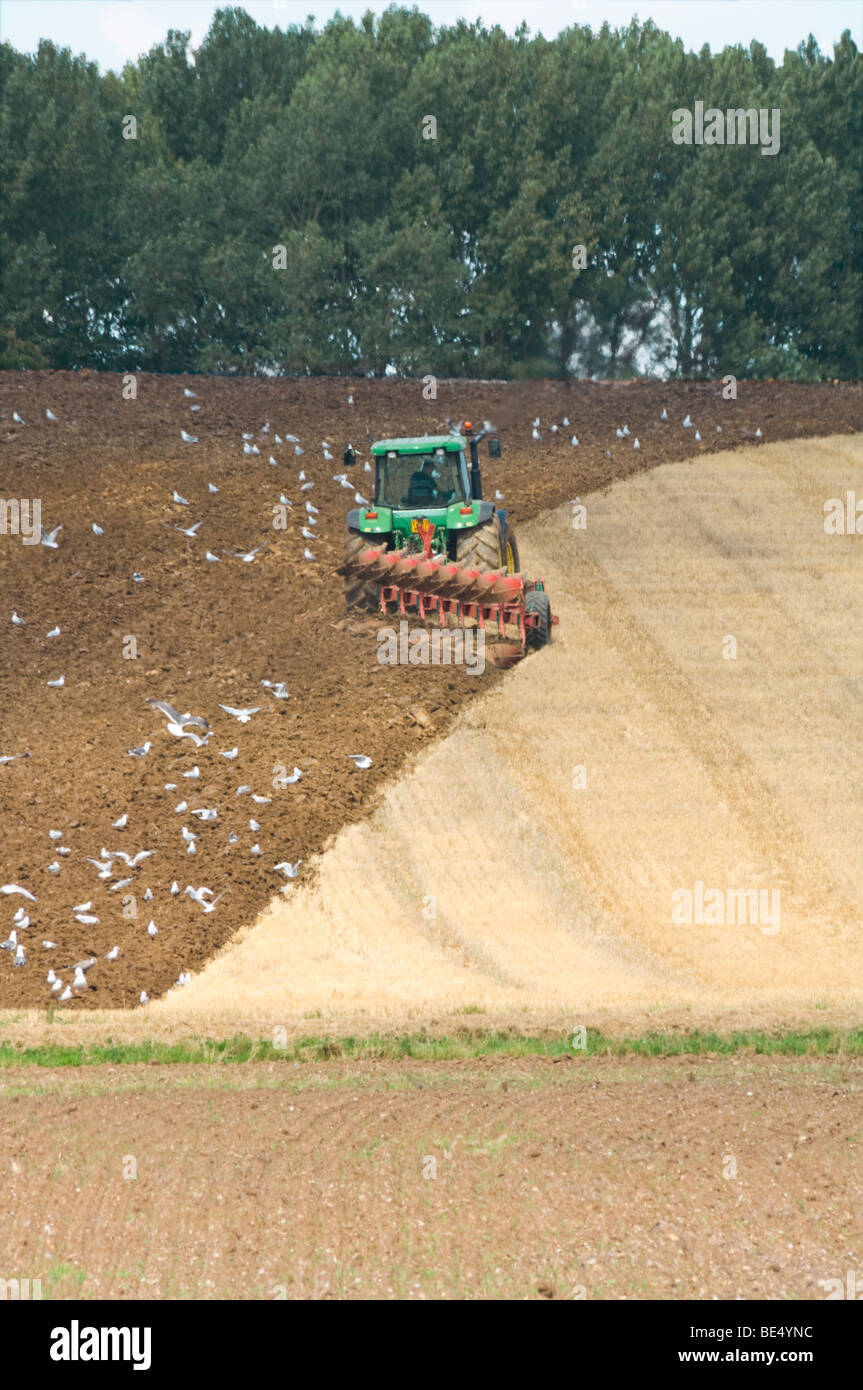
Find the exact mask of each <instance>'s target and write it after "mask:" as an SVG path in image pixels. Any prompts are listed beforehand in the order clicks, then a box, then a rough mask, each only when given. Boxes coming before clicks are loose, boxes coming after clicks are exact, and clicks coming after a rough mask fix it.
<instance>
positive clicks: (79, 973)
mask: <svg viewBox="0 0 863 1390" xmlns="http://www.w3.org/2000/svg"><path fill="white" fill-rule="evenodd" d="M72 988H73V989H86V988H87V976H86V974H85V973H84V970H83V969H82V967H81V966H80V965H76V966H75V978H74V980H73V981H72Z"/></svg>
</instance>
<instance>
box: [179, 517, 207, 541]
mask: <svg viewBox="0 0 863 1390" xmlns="http://www.w3.org/2000/svg"><path fill="white" fill-rule="evenodd" d="M203 524H204V518H203V517H201V520H200V521H196V522H195V524H194V526H186V527H183V526H175V527H174V530H175V531H179V533H180V535H181V536H188V537H189V539H190V540H195V539H196V538H197V531H198V527H199V526H203Z"/></svg>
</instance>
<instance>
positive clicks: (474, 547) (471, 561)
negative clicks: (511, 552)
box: [456, 516, 503, 574]
mask: <svg viewBox="0 0 863 1390" xmlns="http://www.w3.org/2000/svg"><path fill="white" fill-rule="evenodd" d="M456 559H457V560H458V562H459V564H460V565H465V566H467V568H468V569H474V570H481V571H482V573H483V574H488V573H489V571H490V570H499V569H503V560H502V558H501V553H500V522H499V521H498V519H497V517H495V516H493V517H492V518H491V520H490V521H486V522H483V524H482V526H476V527H474V529H473V530H472V531H467V532H465V534H464V535H462V536H459V538H458V542H457V551H456Z"/></svg>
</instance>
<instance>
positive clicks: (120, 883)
mask: <svg viewBox="0 0 863 1390" xmlns="http://www.w3.org/2000/svg"><path fill="white" fill-rule="evenodd" d="M131 882H132V880H131V879H130V878H118V879H117V882H116V883H112V884H111V887H110V888H109V889H108V892H109V893H118V892H119V891H120V889H121V888H125V887H126V885H127V884H129V883H131Z"/></svg>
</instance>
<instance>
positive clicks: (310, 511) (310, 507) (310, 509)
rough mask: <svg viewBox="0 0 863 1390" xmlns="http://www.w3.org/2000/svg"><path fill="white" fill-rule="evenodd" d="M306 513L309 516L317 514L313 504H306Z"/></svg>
mask: <svg viewBox="0 0 863 1390" xmlns="http://www.w3.org/2000/svg"><path fill="white" fill-rule="evenodd" d="M306 511H307V512H308V514H309V516H317V514H318V509H317V507H316V506H315V504H314V503H313V502H307V503H306Z"/></svg>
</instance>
